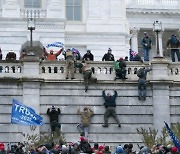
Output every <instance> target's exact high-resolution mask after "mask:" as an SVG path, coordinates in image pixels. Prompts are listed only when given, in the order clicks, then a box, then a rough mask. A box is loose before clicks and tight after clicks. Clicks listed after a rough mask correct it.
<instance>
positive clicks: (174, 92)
mask: <svg viewBox="0 0 180 154" xmlns="http://www.w3.org/2000/svg"><path fill="white" fill-rule="evenodd" d="M90 65H91V66H93V67H94V68H95V74H93V75H94V76H96V77H97V79H98V82H97V84H92V85H90V86H89V90H88V92H84V83H83V77H82V74H79V73H78V70H77V71H76V74H75V78H76V79H75V80H65V73H64V72H65V69H64V62H63V61H57V62H53V63H52V62H41V63H40V62H39V61H37V60H36V59H35V60H33V59H32V58H29V57H28V58H26V59H25V60H24V61H23V62H17V63H7V62H1V66H2V68H3V71H2V73H0V87H1V91H0V98H1V104H0V112H1V116H0V127H1V133H0V138H1V141H3V142H5V143H8V142H12V143H13V142H18V141H22V140H23V136H22V132H23V133H24V132H25V133H30V134H33V133H39V132H50V125H49V118H48V116H47V115H46V110H47V108H48V107H50V106H52V105H55V106H56V107H60V109H61V111H62V113H61V115H60V116H59V120H60V123H61V125H62V128H61V130H62V132H63V134H64V136H65V138H66V141H67V142H70V141H76V140H79V133H78V131H77V129H76V126H77V124H78V123H79V122H80V118H79V115H77V110H78V108H79V107H80V108H83V107H84V106H89V107H91V108H92V109H93V110H94V112H95V115H94V116H93V118H92V121H91V126H90V134H89V138H90V141H91V143H92V144H93V143H94V142H99V143H105V144H107V145H111V146H116V145H118V144H125V143H133V144H134V145H136V143H138V144H140V145H141V144H143V143H142V136H141V135H139V134H138V133H137V130H136V129H137V128H141V127H142V128H146V129H148V128H149V127H151V128H154V129H158V130H159V132H160V130H161V129H162V128H163V127H164V123H163V121H164V120H165V121H167V122H168V123H169V124H170V123H171V124H175V123H177V122H179V113H178V109H179V92H180V91H179V79H180V78H179V65H178V63H170V62H169V61H167V60H166V59H164V58H155V59H153V61H152V62H151V66H150V65H149V64H145V65H146V67H152V69H153V70H152V72H150V73H149V74H148V77H147V80H148V88H147V100H146V101H139V100H138V97H137V96H138V94H137V80H138V78H137V75H136V72H137V69H138V68H139V67H141V64H140V63H138V62H128V63H127V69H128V74H127V77H128V79H127V80H125V81H122V80H116V81H114V77H115V74H114V70H113V64H112V62H108V63H107V62H91V63H90ZM12 66H14V67H15V69H14V70H15V71H14V73H13V71H12V70H11V68H12ZM103 89H107V90H114V89H115V90H117V92H118V98H117V101H116V102H117V107H116V111H117V114H118V117H119V119H120V122H121V124H122V128H118V127H117V124H116V123H115V121H114V120H113V119H111V118H110V119H109V123H110V126H109V127H108V128H103V127H102V124H103V122H104V121H103V114H104V112H105V108H104V106H103V103H104V100H103V98H102V90H103ZM13 98H14V99H17V100H19V101H20V102H23V103H25V104H26V105H28V106H31V107H32V108H34V109H35V111H36V112H37V113H39V114H40V115H41V116H42V117H43V121H44V122H45V125H43V126H41V127H38V128H37V129H36V131H35V132H31V130H30V128H29V127H23V126H20V125H14V124H10V117H11V103H12V99H13ZM12 134H13V137H12Z"/></svg>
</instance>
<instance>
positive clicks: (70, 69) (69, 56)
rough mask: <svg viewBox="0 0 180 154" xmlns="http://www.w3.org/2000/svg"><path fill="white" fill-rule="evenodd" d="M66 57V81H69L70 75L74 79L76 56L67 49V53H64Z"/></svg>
mask: <svg viewBox="0 0 180 154" xmlns="http://www.w3.org/2000/svg"><path fill="white" fill-rule="evenodd" d="M64 57H65V60H66V80H67V79H69V74H70V76H71V79H72V80H73V79H75V78H74V60H75V59H74V56H73V52H72V51H71V49H67V50H66V52H65V53H64Z"/></svg>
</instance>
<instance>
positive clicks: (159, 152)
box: [0, 136, 179, 154]
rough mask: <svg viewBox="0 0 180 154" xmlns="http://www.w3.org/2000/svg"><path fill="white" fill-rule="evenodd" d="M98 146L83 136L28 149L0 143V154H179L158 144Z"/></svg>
mask: <svg viewBox="0 0 180 154" xmlns="http://www.w3.org/2000/svg"><path fill="white" fill-rule="evenodd" d="M114 147H115V148H111V147H110V146H108V145H100V144H99V143H97V142H96V143H94V144H93V145H91V144H90V143H89V142H88V140H86V139H85V138H84V137H83V136H81V137H80V139H79V140H78V141H76V142H70V143H68V144H66V145H65V144H55V143H54V142H52V143H46V144H42V145H38V146H34V145H31V146H29V147H28V148H26V147H25V145H24V144H23V143H20V142H19V143H18V144H17V145H16V144H14V145H11V146H10V147H9V145H8V148H7V149H6V148H5V145H4V143H2V142H0V154H81V153H87V154H92V153H94V154H179V151H178V148H177V147H176V146H173V145H170V144H169V145H167V146H164V145H162V144H160V143H158V144H156V145H154V146H153V147H147V146H139V149H138V150H134V145H133V144H132V143H129V144H124V145H118V146H114Z"/></svg>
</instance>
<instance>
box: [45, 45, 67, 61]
mask: <svg viewBox="0 0 180 154" xmlns="http://www.w3.org/2000/svg"><path fill="white" fill-rule="evenodd" d="M63 50H64V48H61V49H60V50H59V51H58V52H56V53H54V51H53V50H50V53H48V52H47V51H46V48H45V47H43V50H42V57H44V59H45V58H46V57H47V60H49V61H56V60H57V57H58V56H59V55H60V54H61V52H63Z"/></svg>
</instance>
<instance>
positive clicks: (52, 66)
mask: <svg viewBox="0 0 180 154" xmlns="http://www.w3.org/2000/svg"><path fill="white" fill-rule="evenodd" d="M25 63H27V62H20V61H15V62H7V61H1V62H0V74H1V75H2V74H4V75H6V76H8V75H10V74H11V75H10V76H12V74H13V76H14V77H16V75H17V74H18V76H19V75H21V76H23V72H24V71H23V70H24V67H23V66H24V65H23V64H25ZM168 63H169V64H168V68H167V71H168V76H169V79H171V80H175V81H179V80H180V79H179V75H180V66H179V64H178V63H171V62H168ZM89 64H90V66H92V68H94V71H93V75H94V76H96V77H97V79H98V80H114V77H115V70H114V68H113V63H112V62H102V61H93V62H89ZM145 66H146V67H150V65H149V64H148V63H147V64H145ZM140 67H141V63H139V62H127V77H128V80H137V79H138V77H137V75H136V74H137V70H138V69H139V68H140ZM37 69H39V77H41V78H44V79H52V80H53V79H56V78H58V79H61V80H62V79H65V72H66V68H65V61H55V62H51V61H42V62H39V66H38V68H37ZM152 72H153V71H152ZM152 72H150V73H149V74H148V78H150V79H151V76H152ZM75 77H76V79H83V75H82V73H80V70H79V69H78V68H76V70H75Z"/></svg>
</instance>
